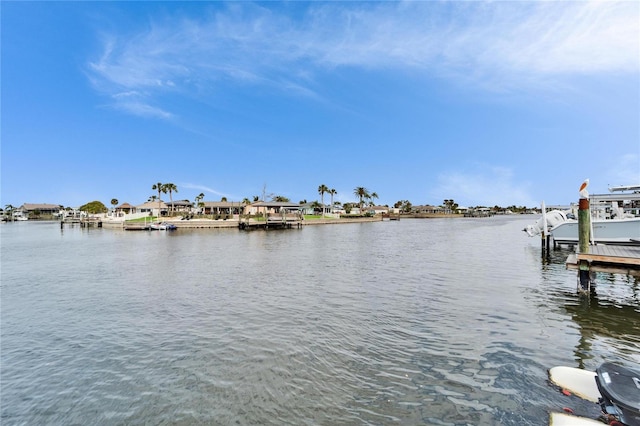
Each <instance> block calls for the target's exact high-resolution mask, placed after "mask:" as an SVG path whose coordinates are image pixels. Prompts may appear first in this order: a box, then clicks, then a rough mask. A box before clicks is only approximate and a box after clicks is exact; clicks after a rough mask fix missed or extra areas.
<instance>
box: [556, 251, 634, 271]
mask: <svg viewBox="0 0 640 426" xmlns="http://www.w3.org/2000/svg"><path fill="white" fill-rule="evenodd" d="M581 261H587V262H589V268H590V269H591V270H594V271H595V270H597V271H602V272H612V273H625V274H629V275H640V246H629V245H612V244H597V245H592V246H589V252H588V253H576V254H574V255H570V256H569V257H568V258H567V260H566V267H567V268H568V269H578V267H579V266H578V265H579V264H580V262H581Z"/></svg>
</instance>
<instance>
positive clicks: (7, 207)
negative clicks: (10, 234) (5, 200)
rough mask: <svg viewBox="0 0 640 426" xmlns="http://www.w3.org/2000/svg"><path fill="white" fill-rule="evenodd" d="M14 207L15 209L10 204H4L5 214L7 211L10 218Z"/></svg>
mask: <svg viewBox="0 0 640 426" xmlns="http://www.w3.org/2000/svg"><path fill="white" fill-rule="evenodd" d="M14 209H15V207H14V206H12V205H11V204H7V205H6V206H4V211H5V214H7V212H8V214H9V219H10V220H13V210H14ZM9 219H7V220H9Z"/></svg>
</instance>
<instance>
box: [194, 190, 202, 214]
mask: <svg viewBox="0 0 640 426" xmlns="http://www.w3.org/2000/svg"><path fill="white" fill-rule="evenodd" d="M203 198H204V193H203V192H201V193H200V194H198V195H197V196H196V199H195V202H194V204H195V205H196V208H197V209H198V213H200V212H201V210H200V208H201V207H204V203H203V202H202V199H203Z"/></svg>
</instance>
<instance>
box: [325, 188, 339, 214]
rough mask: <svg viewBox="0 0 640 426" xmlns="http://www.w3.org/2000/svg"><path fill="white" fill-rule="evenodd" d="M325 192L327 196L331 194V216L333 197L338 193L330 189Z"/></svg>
mask: <svg viewBox="0 0 640 426" xmlns="http://www.w3.org/2000/svg"><path fill="white" fill-rule="evenodd" d="M327 192H329V194H331V213H332V214H333V196H334V195H336V194H337V193H338V191H336V190H335V189H333V188H331V189H330V190H329V191H327Z"/></svg>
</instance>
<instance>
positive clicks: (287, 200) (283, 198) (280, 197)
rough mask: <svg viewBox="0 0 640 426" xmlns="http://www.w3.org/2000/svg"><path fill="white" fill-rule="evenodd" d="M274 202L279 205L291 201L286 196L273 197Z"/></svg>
mask: <svg viewBox="0 0 640 426" xmlns="http://www.w3.org/2000/svg"><path fill="white" fill-rule="evenodd" d="M273 201H277V202H279V203H288V202H289V201H291V200H289V199H288V198H287V197H285V196H284V195H276V196H275V197H273Z"/></svg>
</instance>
